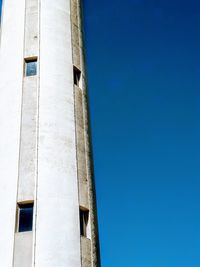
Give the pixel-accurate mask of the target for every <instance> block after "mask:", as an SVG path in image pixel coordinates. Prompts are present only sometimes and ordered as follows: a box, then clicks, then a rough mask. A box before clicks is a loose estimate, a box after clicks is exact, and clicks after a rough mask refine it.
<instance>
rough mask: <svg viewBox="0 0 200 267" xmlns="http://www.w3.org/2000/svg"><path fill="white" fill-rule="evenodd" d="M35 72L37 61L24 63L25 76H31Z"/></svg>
mask: <svg viewBox="0 0 200 267" xmlns="http://www.w3.org/2000/svg"><path fill="white" fill-rule="evenodd" d="M36 74H37V61H31V62H27V63H26V76H33V75H36Z"/></svg>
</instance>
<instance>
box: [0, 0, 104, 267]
mask: <svg viewBox="0 0 200 267" xmlns="http://www.w3.org/2000/svg"><path fill="white" fill-rule="evenodd" d="M80 5H81V3H80V2H79V0H71V1H70V0H55V1H53V0H20V1H16V0H4V2H3V9H2V23H1V44H0V45H1V46H0V266H1V267H33V266H34V267H99V266H100V261H99V247H98V230H97V222H96V206H95V191H94V183H93V172H92V159H91V150H90V140H89V126H88V109H87V91H86V78H85V66H84V55H83V43H82V27H81V8H80Z"/></svg>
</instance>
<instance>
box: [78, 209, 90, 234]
mask: <svg viewBox="0 0 200 267" xmlns="http://www.w3.org/2000/svg"><path fill="white" fill-rule="evenodd" d="M88 219H89V211H88V210H83V209H80V233H81V235H82V236H85V237H87V225H88Z"/></svg>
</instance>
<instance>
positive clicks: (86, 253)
mask: <svg viewBox="0 0 200 267" xmlns="http://www.w3.org/2000/svg"><path fill="white" fill-rule="evenodd" d="M81 15H82V14H81V1H80V0H71V21H72V47H73V64H74V66H76V67H77V68H79V69H80V70H81V73H82V75H81V81H80V88H78V87H77V86H74V94H75V110H76V144H77V159H78V160H77V164H78V180H79V203H80V206H82V207H85V208H87V209H88V210H89V214H90V219H89V222H88V224H89V225H88V227H89V232H90V235H89V236H90V239H84V237H82V239H81V256H82V267H90V266H92V267H99V266H100V254H99V239H98V225H97V214H96V199H95V185H94V174H93V164H92V153H91V143H90V141H91V140H90V127H89V120H88V103H87V84H86V72H85V60H84V46H83V38H82V35H83V33H82V21H81V17H82V16H81Z"/></svg>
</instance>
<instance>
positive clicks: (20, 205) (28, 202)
mask: <svg viewBox="0 0 200 267" xmlns="http://www.w3.org/2000/svg"><path fill="white" fill-rule="evenodd" d="M26 206H32V210H33V212H32V229H31V230H28V231H19V227H20V209H21V208H22V207H24V208H25V207H26ZM33 218H34V201H33V200H30V201H22V202H18V203H17V208H16V225H15V232H16V233H26V232H32V231H33Z"/></svg>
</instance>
